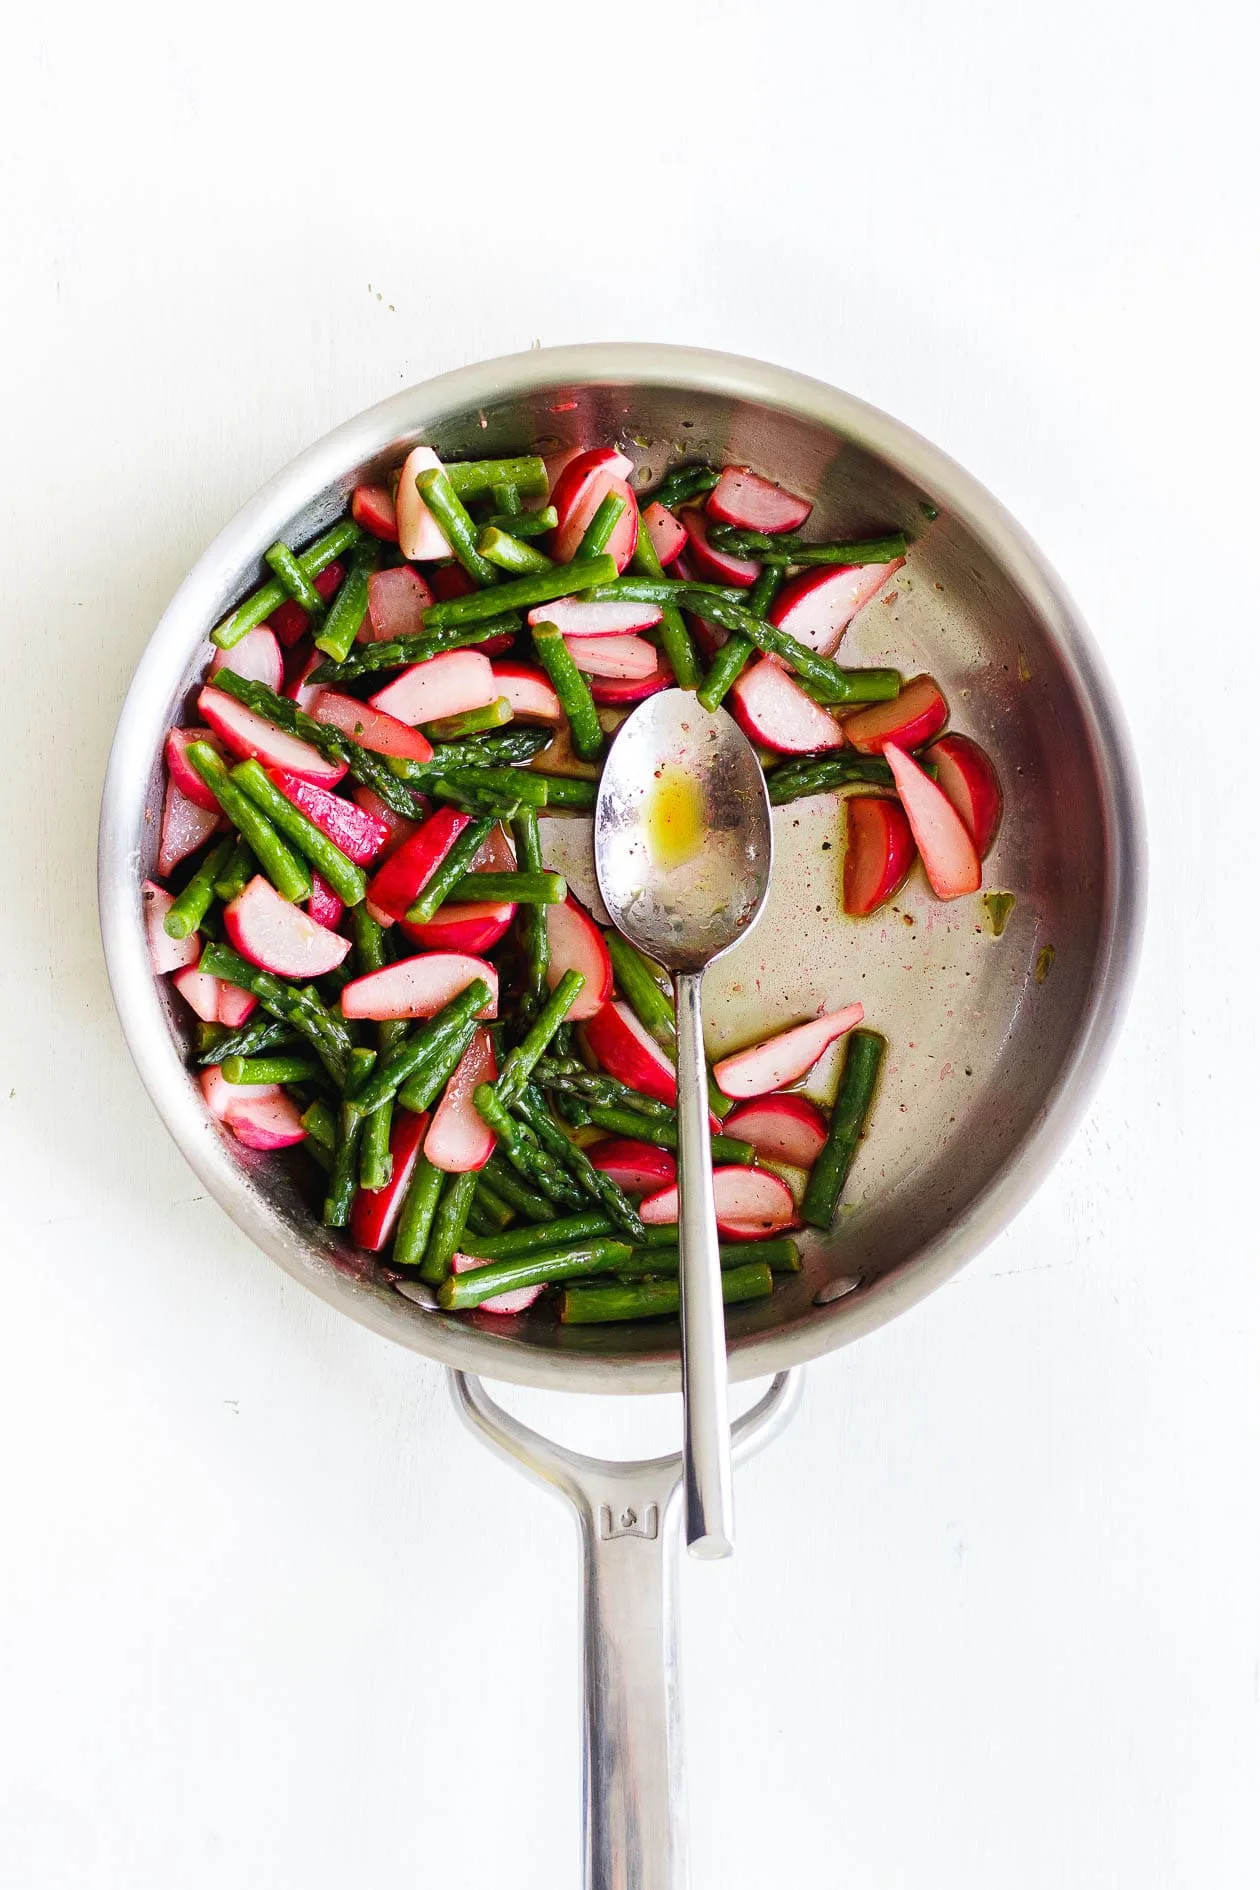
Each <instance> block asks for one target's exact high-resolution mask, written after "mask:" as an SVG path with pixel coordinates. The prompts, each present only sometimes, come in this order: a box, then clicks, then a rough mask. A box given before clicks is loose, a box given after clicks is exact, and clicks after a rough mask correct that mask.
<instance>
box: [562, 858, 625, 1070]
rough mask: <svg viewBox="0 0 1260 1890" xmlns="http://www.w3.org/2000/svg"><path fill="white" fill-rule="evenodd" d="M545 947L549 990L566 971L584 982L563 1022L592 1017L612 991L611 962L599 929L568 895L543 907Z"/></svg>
mask: <svg viewBox="0 0 1260 1890" xmlns="http://www.w3.org/2000/svg"><path fill="white" fill-rule="evenodd" d="M547 946H548V951H549V955H550V962H549V964H548V966H547V983H548V985H549V986H550V988H551V989H552V990H553V991H554V990H555V988H556V986H557V985H558V984H559V982H560V980H561V978H562V977H563V975H564V973H565V972H566V971H580V972H581V974H582V976H583V977H584V978H585V980H586V983H585V984H584V985H583V986H582V989H581V990H580V991H579V992H578V994H577V997H576V999H575V1000H574V1003H573V1008H572V1009H571V1010H570V1011H569V1012H568V1014H567V1018H566V1022H568V1023H570V1024H580V1023H583V1022H584V1021H585V1020H586V1019H587V1018H594V1016H595V1014H596V1012H597V1011H599V1010H600V1009H601V1007H602V1006H604V1005H605V1004H607V1002H608V998H609V995H610V994H611V992H612V978H613V974H612V959H611V958H610V957H609V956H608V947H607V945H605V943H604V938H603V934H602V933H601V931H600V929H599V927H598V926H597V925H596V923H595V921H594V919H592V918H591V917H590V915H589V914H588V913H585V912H583V910H582V908H581V906H580V905H579V904H578V902H577V900H576V899H575V898H574V897H573V895H572V893H570V895H569V897H568V898H567V899H566V900H565V902H564V904H563V905H562V906H548V907H547ZM596 1054H598V1052H597V1053H596Z"/></svg>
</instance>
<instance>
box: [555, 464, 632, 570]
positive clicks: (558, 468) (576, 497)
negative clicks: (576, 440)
mask: <svg viewBox="0 0 1260 1890" xmlns="http://www.w3.org/2000/svg"><path fill="white" fill-rule="evenodd" d="M546 463H547V466H548V470H549V471H550V469H551V468H553V467H554V469H555V471H554V474H553V483H552V487H551V493H550V499H551V503H552V505H554V506H555V508H556V511H557V512H558V513H559V514H560V525H561V527H563V525H564V523H565V520H566V517H567V515H568V514H569V513H570V512H571V511H572V509H573V507H574V505H575V504H577V503H578V502H579V501H583V500H584V499H585V498H586V497H587V496H588V495H589V490H590V483H591V481H592V480H595V479H603V480H610V479H628V478H629V477H630V474H631V472H632V471H633V470H634V468H633V465H632V463H631V461H630V460H628V459H627V458H626V456H625V454H624V453H620V452H618V450H617V448H616V447H615V446H590V447H579V448H578V449H577V450H576V451H575V452H574V451H571V452H567V453H565V454H564V455H561V454H556V456H555V458H554V459H551V460H548V461H547V462H546ZM605 491H607V486H606V485H604V486H602V487H601V496H602V493H603V492H605ZM595 503H596V505H598V503H599V501H598V500H596V502H595ZM592 509H594V508H592ZM583 530H585V527H583ZM581 535H582V534H581V532H579V533H578V537H579V538H580V537H581ZM565 562H566V563H567V562H568V560H567V559H566V560H565Z"/></svg>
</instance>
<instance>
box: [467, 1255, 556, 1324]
mask: <svg viewBox="0 0 1260 1890" xmlns="http://www.w3.org/2000/svg"><path fill="white" fill-rule="evenodd" d="M489 1264H490V1262H489V1261H488V1260H482V1259H481V1258H479V1256H478V1255H477V1254H475V1253H454V1254H452V1255H451V1272H452V1273H475V1272H476V1270H477V1268H478V1267H486V1266H489ZM545 1290H546V1289H545V1288H544V1287H542V1286H516V1287H513V1289H512V1291H511V1292H510V1293H496V1294H495V1295H494V1297H493V1299H483V1300H482V1302H481V1304H480V1306H478V1307H477V1308H476V1310H477V1311H478V1312H488V1313H522V1312H525V1311H526V1310H527V1309H528V1308H529V1307H530V1306H532V1305H533V1303H534V1301H535V1300H536V1299H537V1298H538V1295H539V1294H540V1293H541V1292H544V1291H545Z"/></svg>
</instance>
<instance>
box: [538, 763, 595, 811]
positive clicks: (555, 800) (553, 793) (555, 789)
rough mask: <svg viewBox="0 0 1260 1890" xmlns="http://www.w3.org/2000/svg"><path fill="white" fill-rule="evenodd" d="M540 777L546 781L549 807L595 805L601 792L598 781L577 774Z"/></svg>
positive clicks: (543, 775) (539, 777) (541, 775)
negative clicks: (587, 779) (585, 778)
mask: <svg viewBox="0 0 1260 1890" xmlns="http://www.w3.org/2000/svg"><path fill="white" fill-rule="evenodd" d="M531 772H533V771H532V770H531ZM538 779H539V780H540V781H542V782H545V783H546V788H547V799H546V802H545V805H546V806H547V807H582V808H586V807H594V805H595V801H596V798H597V796H598V794H599V783H598V781H584V780H583V779H582V778H581V776H580V775H576V774H539V776H538Z"/></svg>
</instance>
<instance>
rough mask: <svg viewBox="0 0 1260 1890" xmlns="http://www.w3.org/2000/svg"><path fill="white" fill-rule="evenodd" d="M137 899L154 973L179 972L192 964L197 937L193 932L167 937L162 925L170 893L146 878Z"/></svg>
mask: <svg viewBox="0 0 1260 1890" xmlns="http://www.w3.org/2000/svg"><path fill="white" fill-rule="evenodd" d="M140 900H141V904H142V906H143V908H144V929H145V933H146V935H147V937H148V940H149V963H150V964H151V965H152V967H153V969H154V971H156V972H157V974H158V976H159V977H161V975H162V974H163V973H164V972H167V971H182V970H183V969H184V967H185V965H195V964H196V962H197V960H198V959H199V958H200V957H201V940H200V939H199V938H198V936H197V934H196V933H195V932H190V933H189V934H188V937H187V938H170V937H168V936H167V933H166V930H165V928H164V926H163V924H162V921H163V920H164V919H165V917H166V915H167V913H168V912H169V911H170V909H171V907H172V906H173V905H174V904H175V899H174V895H173V894H172V893H168V892H167V890H166V888H165V886H157V885H155V884H154V882H153V881H152V880H151V879H146V880H145V881H144V883H143V885H142V886H141V888H140Z"/></svg>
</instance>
